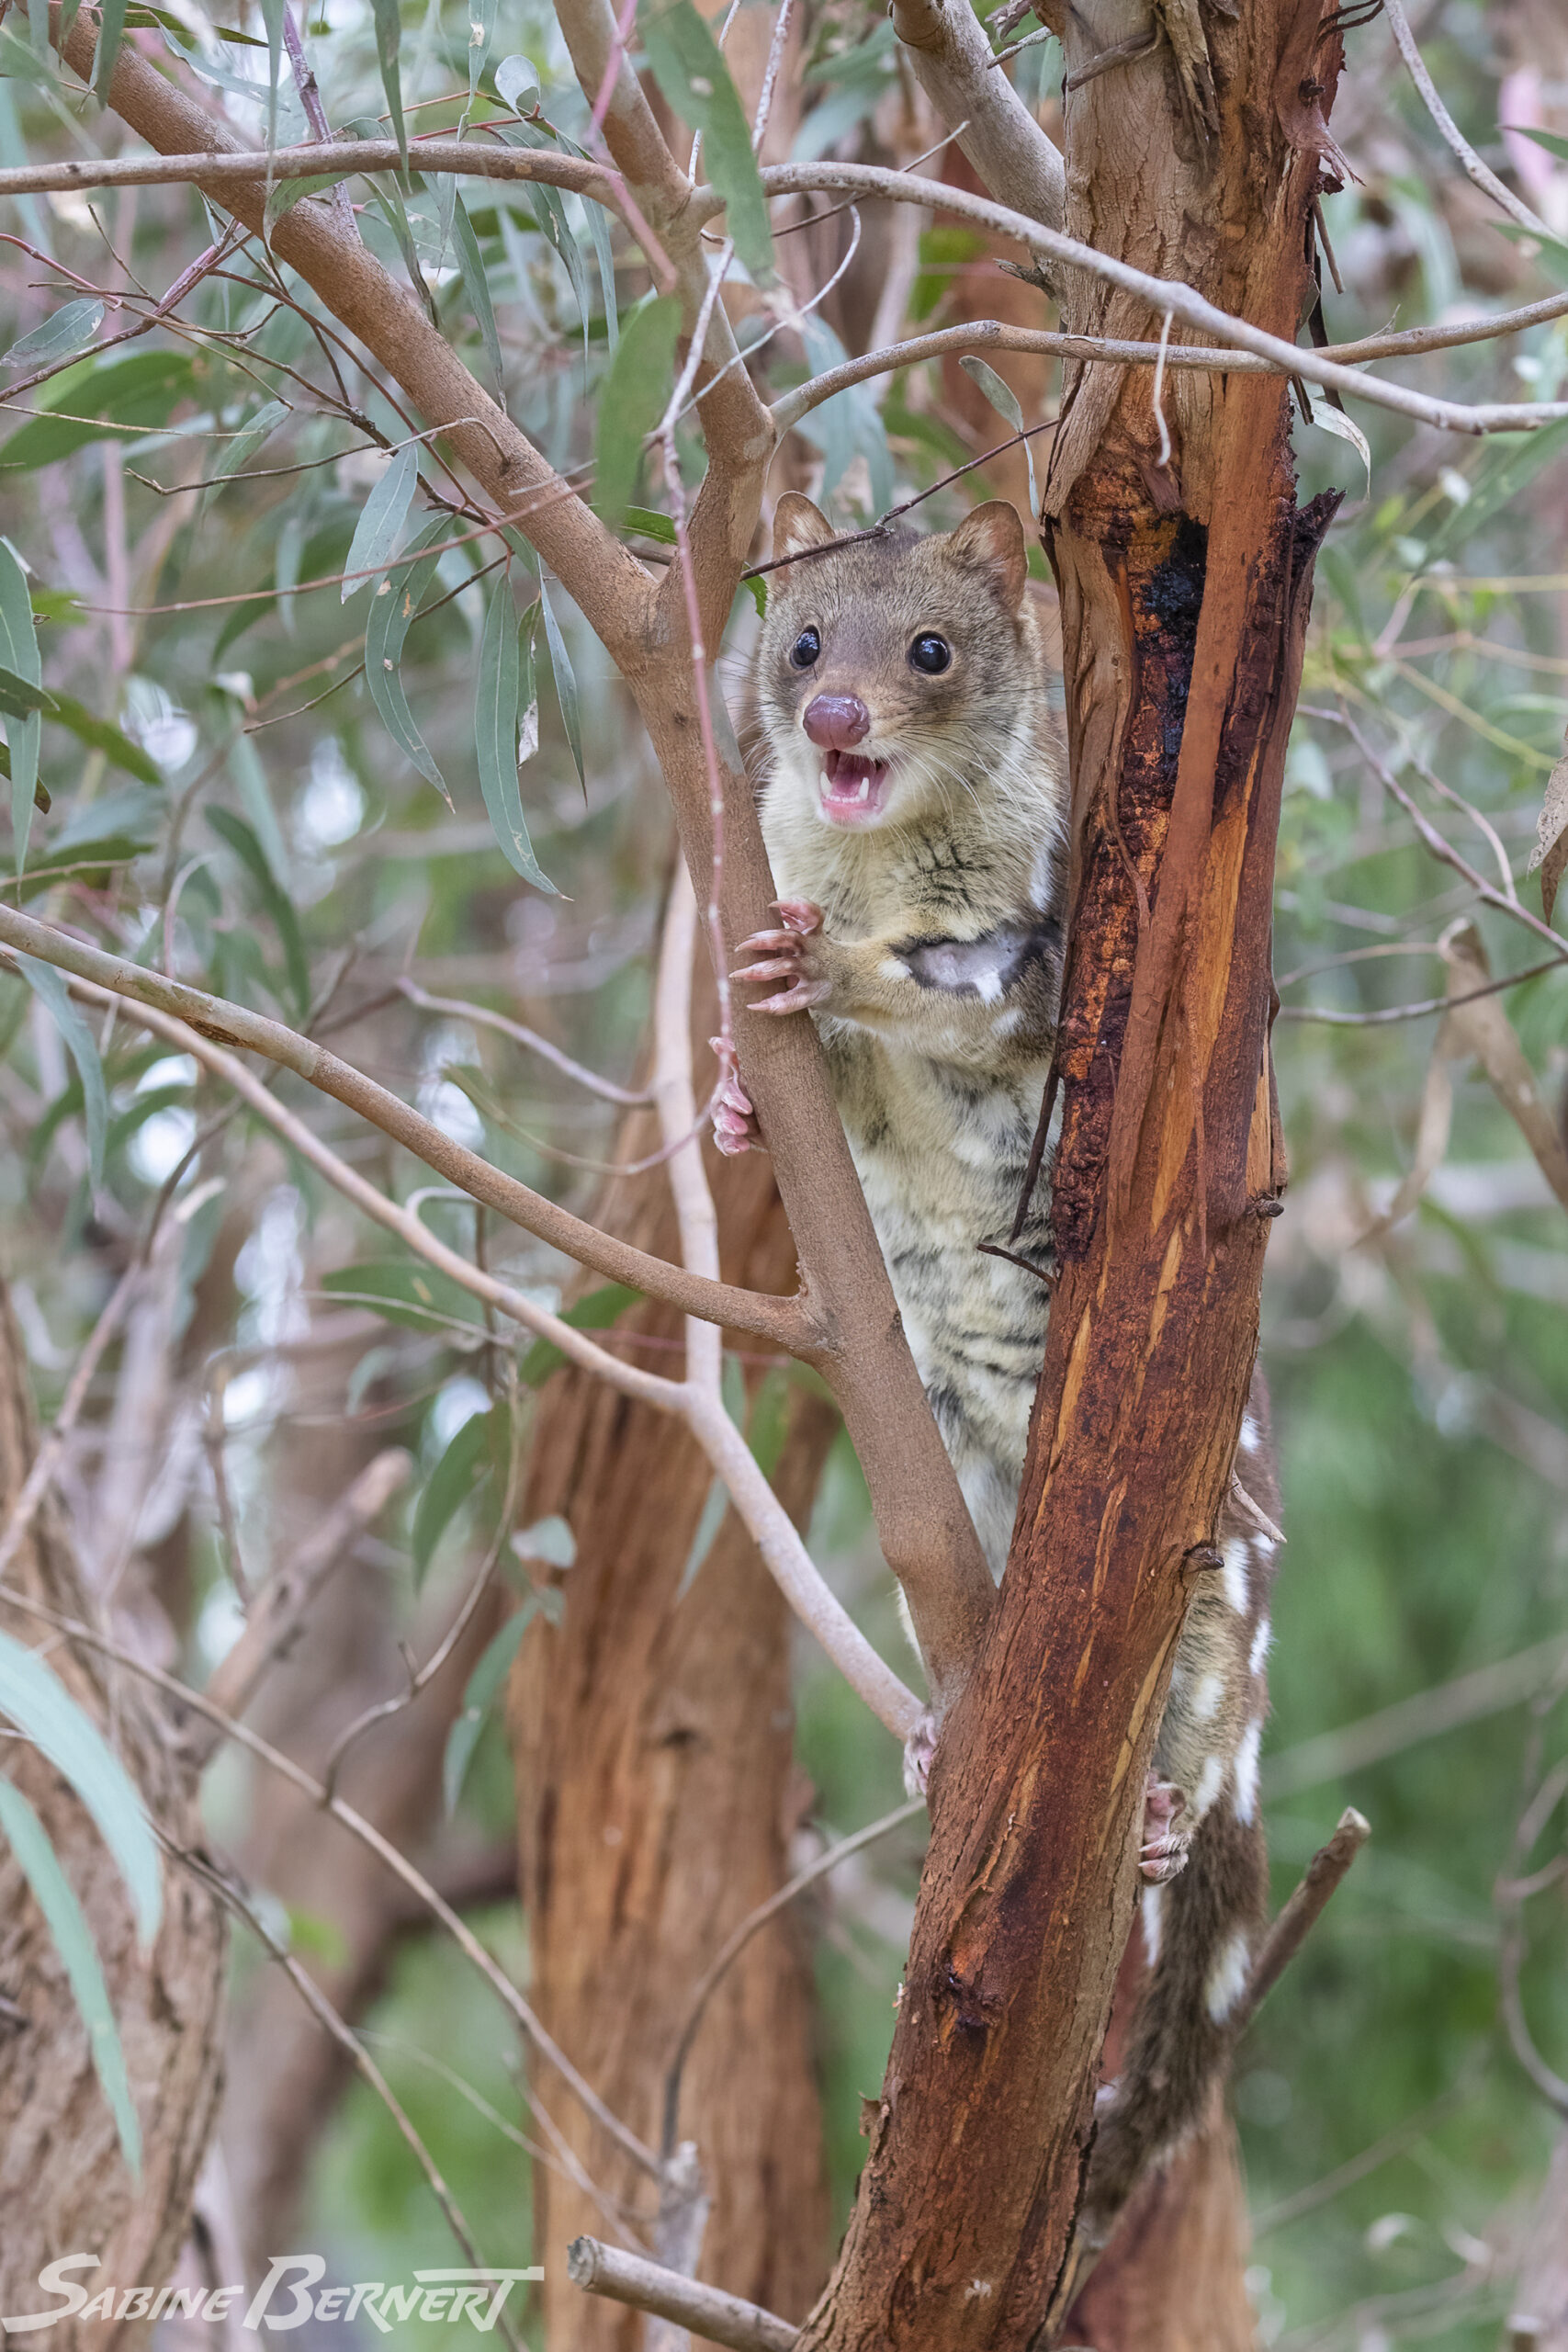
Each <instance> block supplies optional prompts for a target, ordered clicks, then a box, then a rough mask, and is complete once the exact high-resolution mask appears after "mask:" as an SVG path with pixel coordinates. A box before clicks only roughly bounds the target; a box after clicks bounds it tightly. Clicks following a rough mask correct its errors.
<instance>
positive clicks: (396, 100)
mask: <svg viewBox="0 0 1568 2352" xmlns="http://www.w3.org/2000/svg"><path fill="white" fill-rule="evenodd" d="M370 6H371V10H372V13H373V14H374V16H375V19H376V54H377V57H378V60H379V61H380V66H381V87H382V89H383V90H384V91H385V92H386V94H387V109H388V112H389V114H390V116H391V118H392V136H393V138H394V139H395V140H396V141H397V142H398V153H399V154H400V157H401V159H402V166H403V169H404V171H405V172H406V171H407V170H408V167H409V135H408V131H407V130H406V128H405V127H404V123H403V84H402V72H401V69H400V65H399V63H398V51H399V48H400V45H401V42H402V37H403V25H402V10H401V8H400V6H399V0H370Z"/></svg>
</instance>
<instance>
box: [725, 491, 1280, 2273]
mask: <svg viewBox="0 0 1568 2352" xmlns="http://www.w3.org/2000/svg"><path fill="white" fill-rule="evenodd" d="M829 537H830V533H829V526H828V525H827V523H826V522H825V521H824V519H823V518H822V516H821V515H819V514H818V512H817V509H816V508H815V507H813V506H811V505H810V504H809V503H808V502H807V500H805V499H801V498H796V497H786V498H784V499H783V500H781V501H780V506H779V514H778V516H777V518H776V521H775V526H774V546H775V552H776V553H778V554H781V555H793V556H796V557H802V558H804V559H805V560H797V561H795V562H794V563H792V564H790V565H788V566H787V567H786V568H784V569H783V570H782V571H778V572H777V573H775V574H774V575H773V589H772V593H771V594H770V597H769V602H768V612H767V617H766V620H765V622H764V625H763V628H762V631H761V639H760V642H759V645H758V649H757V653H756V658H755V662H754V664H753V671H752V698H753V707H752V710H751V713H750V733H751V738H752V755H753V772H754V775H755V776H756V779H757V782H758V787H759V793H760V800H761V821H762V831H763V834H764V837H765V839H766V842H767V846H768V853H769V855H770V857H771V859H772V862H773V876H774V879H775V881H776V882H777V884H778V886H779V888H780V889H781V891H782V892H783V893H784V901H782V902H781V904H784V905H785V906H786V909H790V910H794V911H793V914H792V913H790V912H786V921H788V920H795V921H796V922H803V921H804V920H805V918H806V916H807V915H808V914H810V915H814V914H815V913H816V910H820V922H819V923H818V924H817V925H815V927H813V928H811V929H809V930H808V931H806V932H804V933H797V934H795V935H792V936H791V937H790V939H789V941H788V944H787V952H783V953H782V955H781V960H779V961H777V962H773V963H770V964H769V965H768V966H766V967H764V970H765V973H766V975H767V976H769V977H771V978H775V979H776V978H779V977H780V976H781V975H785V976H787V977H789V978H791V979H795V978H798V980H799V981H800V982H801V984H802V988H803V990H804V991H805V992H804V993H802V994H800V995H797V996H796V997H795V998H794V999H793V1000H792V1001H794V1002H798V1003H806V1002H809V1003H810V1005H811V1006H812V1017H813V1019H814V1020H815V1022H816V1023H817V1026H818V1032H819V1034H820V1035H821V1037H822V1041H823V1045H824V1046H825V1048H826V1051H827V1055H828V1059H829V1068H830V1069H831V1072H832V1078H833V1086H834V1091H835V1094H836V1096H837V1100H838V1103H839V1108H840V1114H841V1115H842V1117H843V1121H844V1126H845V1131H846V1133H847V1135H848V1137H849V1141H850V1147H851V1150H852V1153H853V1156H854V1160H855V1165H856V1167H857V1169H858V1170H859V1172H860V1177H861V1182H862V1183H863V1187H864V1190H865V1195H866V1201H867V1204H868V1205H869V1207H870V1210H871V1215H872V1220H873V1223H874V1226H875V1227H876V1232H877V1236H878V1238H879V1239H880V1241H881V1243H882V1248H883V1252H884V1255H885V1256H886V1261H887V1266H888V1271H889V1273H890V1275H891V1277H892V1282H893V1289H894V1293H895V1295H896V1296H897V1302H898V1306H899V1310H900V1312H901V1314H902V1316H903V1319H904V1325H905V1329H906V1331H907V1333H908V1340H909V1345H910V1348H911V1350H912V1351H913V1353H914V1357H915V1361H916V1363H917V1364H918V1365H919V1370H920V1374H921V1377H922V1379H923V1380H924V1382H925V1385H926V1390H927V1394H928V1396H929V1397H930V1398H931V1408H932V1410H933V1412H934V1414H935V1416H936V1420H937V1425H938V1427H939V1429H940V1430H941V1431H942V1441H943V1442H944V1444H945V1445H946V1447H947V1450H948V1452H949V1453H950V1455H951V1456H952V1458H953V1464H954V1466H955V1468H956V1469H957V1471H958V1475H959V1479H960V1483H961V1484H962V1486H963V1488H964V1496H965V1498H966V1499H967V1501H968V1503H969V1507H970V1510H971V1511H972V1512H973V1514H974V1518H975V1522H976V1529H977V1531H978V1532H979V1536H980V1540H981V1543H982V1544H983V1546H984V1548H985V1551H986V1554H987V1558H988V1560H989V1561H990V1564H991V1568H992V1572H993V1574H994V1575H996V1576H997V1577H1000V1575H1001V1573H1002V1570H1003V1567H1004V1566H1005V1564H1006V1559H1007V1553H1008V1547H1009V1544H1010V1540H1011V1535H1012V1527H1013V1520H1014V1516H1015V1511H1016V1506H1017V1499H1018V1491H1019V1487H1020V1483H1021V1477H1022V1472H1023V1464H1024V1455H1025V1453H1026V1450H1027V1445H1028V1436H1029V1417H1030V1410H1031V1407H1032V1403H1033V1398H1034V1391H1035V1386H1036V1384H1037V1382H1038V1378H1039V1373H1040V1365H1041V1362H1042V1360H1043V1353H1044V1340H1045V1323H1046V1314H1047V1307H1048V1304H1049V1293H1048V1290H1047V1287H1046V1285H1045V1283H1043V1281H1042V1280H1041V1279H1040V1277H1039V1274H1038V1273H1036V1272H1033V1271H1032V1269H1033V1268H1039V1269H1041V1270H1042V1271H1044V1270H1046V1269H1048V1266H1049V1261H1050V1244H1049V1236H1048V1229H1047V1222H1046V1210H1045V1205H1044V1203H1043V1199H1039V1198H1037V1200H1036V1203H1035V1204H1034V1206H1033V1207H1032V1210H1031V1213H1030V1216H1029V1217H1028V1220H1027V1222H1026V1224H1025V1226H1024V1228H1023V1230H1022V1232H1021V1235H1020V1236H1019V1237H1018V1238H1016V1239H1015V1240H1010V1227H1011V1225H1012V1221H1013V1217H1014V1214H1015V1211H1016V1209H1017V1205H1018V1202H1019V1200H1020V1198H1021V1193H1022V1190H1023V1185H1024V1182H1025V1170H1026V1166H1027V1162H1028V1159H1029V1155H1030V1149H1031V1146H1032V1142H1033V1138H1034V1131H1035V1125H1036V1122H1037V1119H1038V1117H1039V1112H1040V1103H1041V1094H1042V1089H1043V1083H1044V1080H1045V1077H1046V1073H1047V1070H1048V1068H1049V1064H1050V1060H1051V1055H1052V1051H1053V1046H1054V1043H1055V1017H1056V1001H1057V993H1058V989H1059V982H1060V970H1061V960H1062V922H1063V913H1064V891H1065V854H1064V852H1065V841H1064V821H1065V787H1064V782H1063V762H1062V755H1061V747H1060V741H1059V737H1058V733H1057V729H1056V727H1055V722H1054V720H1053V718H1052V717H1051V713H1050V709H1049V705H1048V700H1047V679H1046V669H1045V661H1044V655H1043V646H1042V641H1041V637H1040V632H1039V629H1038V625H1037V623H1036V620H1035V617H1034V610H1033V605H1032V598H1031V596H1030V594H1029V592H1028V588H1027V583H1026V578H1025V561H1024V550H1023V539H1022V534H1021V528H1020V526H1019V523H1018V519H1017V517H1016V515H1014V514H1013V513H1012V510H1011V509H1010V508H1009V507H1002V506H989V507H981V508H979V509H977V510H976V513H975V514H974V515H971V516H970V517H969V518H968V521H967V522H966V523H965V524H964V525H963V526H960V528H959V529H958V530H957V531H956V532H954V533H953V534H951V535H950V536H949V537H945V538H942V537H930V538H923V539H921V538H914V537H908V536H904V535H892V536H889V537H887V538H886V539H880V540H874V541H868V542H863V543H861V544H860V545H858V546H853V547H850V548H841V549H836V550H834V551H833V552H832V553H830V554H828V555H824V556H816V557H814V556H812V555H811V554H810V553H809V550H810V549H812V548H817V547H819V546H821V545H822V544H823V543H824V541H826V540H827V539H828V538H829ZM807 630H809V631H811V632H814V633H815V638H816V639H817V641H818V646H819V650H818V653H817V654H816V656H815V658H814V659H813V660H812V661H811V662H810V663H809V664H808V665H807V666H806V667H804V668H803V667H801V666H800V665H799V664H798V663H797V662H795V661H792V659H791V651H792V648H795V647H797V646H799V644H800V641H801V638H802V633H803V631H807ZM922 631H938V632H940V634H941V636H942V639H943V640H944V642H945V643H946V644H947V645H948V647H949V648H950V649H951V653H952V661H951V664H950V666H949V667H948V668H947V669H946V670H945V671H944V672H943V673H942V674H941V675H940V676H936V677H931V676H927V675H923V674H921V673H919V670H918V669H917V668H916V667H915V666H914V665H913V664H912V663H911V662H910V660H909V658H908V656H909V649H910V647H911V645H912V643H913V641H914V640H915V639H917V638H918V637H919V634H920V633H921V632H922ZM817 695H828V696H852V697H854V698H855V699H856V700H858V702H859V703H860V704H861V705H862V706H863V709H864V712H865V713H866V715H867V717H868V718H869V730H868V731H867V732H866V733H865V734H864V735H863V738H862V739H859V740H858V741H857V743H856V750H857V751H858V752H861V753H863V755H864V756H865V757H866V758H867V759H868V760H871V761H874V762H875V763H886V779H887V786H886V799H885V803H884V806H883V809H882V811H881V814H880V816H879V818H878V820H877V821H875V822H873V823H870V824H867V825H865V826H864V827H863V828H859V829H852V828H846V827H845V826H844V825H843V824H842V823H840V822H835V821H834V820H833V818H832V817H831V815H830V814H827V813H825V804H824V798H823V788H822V786H823V777H824V775H825V761H824V754H823V753H822V752H821V751H820V750H819V748H818V744H817V743H815V742H813V741H811V740H809V739H808V736H807V732H806V721H807V714H808V712H809V710H810V707H811V704H812V701H813V698H814V697H815V696H817ZM765 936H766V937H767V938H768V939H769V940H770V941H771V942H772V943H773V944H772V945H771V946H770V947H769V948H767V949H766V950H763V951H761V952H766V953H769V954H781V951H780V946H779V943H781V942H782V941H783V940H784V934H783V933H773V934H767V935H765ZM738 977H739V978H741V979H744V978H746V975H745V974H744V973H741V974H739V975H738ZM758 977H759V978H761V977H763V972H759V975H758ZM1038 1189H1039V1191H1040V1192H1041V1193H1043V1190H1044V1188H1043V1187H1040V1188H1038ZM987 1242H989V1243H993V1244H996V1243H1000V1244H1003V1245H1005V1246H1008V1247H1010V1249H1011V1250H1012V1253H1013V1255H1012V1257H1011V1258H1003V1257H998V1256H995V1255H990V1254H987V1253H986V1252H985V1251H984V1250H982V1248H981V1247H980V1246H979V1245H981V1244H983V1243H987ZM1019 1260H1021V1261H1024V1262H1022V1263H1019V1262H1017V1261H1019ZM1237 1476H1238V1480H1239V1482H1240V1484H1241V1485H1242V1487H1244V1489H1245V1490H1246V1491H1247V1493H1248V1494H1249V1495H1250V1497H1251V1498H1252V1500H1253V1502H1254V1504H1255V1506H1256V1507H1257V1510H1258V1512H1260V1513H1261V1515H1262V1518H1263V1520H1264V1521H1277V1518H1278V1510H1279V1506H1278V1499H1277V1498H1276V1496H1275V1493H1274V1487H1273V1480H1272V1475H1271V1468H1270V1462H1269V1438H1268V1400H1267V1397H1266V1395H1265V1394H1264V1392H1263V1389H1262V1385H1261V1382H1260V1381H1259V1382H1257V1383H1255V1387H1254V1394H1253V1397H1252V1398H1251V1399H1250V1400H1249V1406H1248V1412H1247V1419H1246V1421H1245V1422H1244V1424H1243V1430H1242V1439H1241V1444H1240V1447H1239V1449H1238V1453H1237ZM1274 1550H1275V1544H1274V1541H1273V1539H1272V1538H1271V1537H1270V1536H1269V1534H1268V1533H1267V1532H1265V1530H1264V1528H1263V1527H1262V1526H1261V1525H1259V1524H1258V1520H1257V1518H1256V1516H1248V1515H1247V1514H1246V1513H1245V1512H1244V1511H1243V1510H1240V1509H1239V1508H1238V1507H1237V1506H1235V1505H1234V1504H1231V1505H1227V1507H1226V1510H1225V1512H1224V1515H1223V1518H1222V1521H1221V1526H1220V1530H1219V1539H1218V1549H1217V1554H1216V1558H1215V1564H1214V1566H1213V1567H1212V1568H1210V1569H1208V1570H1205V1571H1203V1572H1202V1573H1201V1576H1200V1580H1199V1586H1198V1589H1197V1590H1196V1591H1195V1593H1194V1595H1193V1599H1192V1601H1191V1604H1190V1609H1189V1612H1188V1617H1187V1621H1186V1623H1185V1626H1184V1629H1183V1632H1182V1636H1181V1641H1180V1644H1179V1649H1178V1653H1177V1659H1176V1664H1175V1668H1174V1670H1173V1672H1172V1676H1171V1684H1170V1695H1169V1699H1168V1703H1167V1707H1166V1712H1165V1715H1164V1718H1163V1720H1162V1722H1161V1725H1160V1730H1159V1736H1158V1739H1157V1742H1156V1754H1155V1775H1154V1781H1153V1784H1152V1787H1151V1796H1150V1803H1149V1815H1148V1825H1147V1826H1145V1849H1144V1870H1145V1877H1147V1878H1149V1879H1150V1880H1152V1881H1154V1882H1155V1883H1151V1884H1149V1885H1148V1886H1147V1887H1146V1888H1145V1896H1144V1910H1143V1925H1144V1935H1145V1949H1146V1951H1147V1954H1148V1958H1149V1962H1150V1968H1149V1975H1148V1979H1147V1985H1146V1990H1145V1996H1144V1998H1143V2002H1142V2005H1141V2008H1140V2012H1139V2015H1138V2017H1137V2018H1136V2019H1135V2021H1134V2028H1133V2031H1132V2035H1131V2037H1130V2041H1129V2044H1128V2057H1127V2063H1126V2064H1125V2066H1124V2068H1123V2071H1122V2077H1121V2080H1120V2081H1119V2082H1118V2083H1117V2084H1116V2085H1114V2086H1110V2087H1109V2088H1108V2090H1107V2091H1106V2092H1105V2093H1103V2094H1102V2098H1101V2104H1100V2109H1099V2110H1098V2113H1099V2129H1098V2137H1097V2143H1096V2147H1095V2152H1094V2155H1093V2158H1092V2161H1091V2165H1090V2170H1089V2181H1088V2185H1087V2189H1086V2197H1085V2207H1084V2217H1083V2218H1084V2229H1085V2234H1086V2236H1087V2237H1089V2240H1090V2241H1091V2242H1094V2243H1098V2242H1100V2241H1102V2240H1103V2237H1104V2236H1105V2234H1106V2233H1108V2232H1109V2230H1110V2228H1111V2224H1112V2222H1114V2219H1115V2216H1116V2214H1117V2213H1118V2212H1119V2211H1120V2210H1121V2208H1122V2204H1123V2203H1124V2202H1125V2200H1126V2198H1127V2196H1128V2195H1129V2194H1130V2192H1131V2190H1132V2188H1134V2185H1135V2183H1136V2181H1137V2179H1138V2178H1139V2177H1140V2176H1141V2174H1142V2173H1143V2171H1144V2170H1145V2168H1146V2167H1147V2165H1149V2164H1150V2163H1151V2162H1154V2161H1156V2160H1157V2159H1159V2158H1160V2157H1162V2156H1163V2155H1165V2154H1168V2152H1169V2151H1170V2150H1171V2149H1172V2148H1174V2147H1175V2146H1176V2145H1177V2144H1178V2143H1179V2141H1180V2139H1181V2138H1182V2136H1183V2135H1184V2133H1185V2132H1186V2131H1189V2130H1190V2128H1191V2126H1192V2124H1193V2122H1194V2121H1195V2120H1196V2119H1197V2117H1198V2115H1199V2114H1200V2112H1201V2106H1202V2102H1203V2098H1204V2095H1205V2093H1206V2090H1207V2087H1208V2086H1209V2084H1210V2082H1211V2081H1212V2080H1213V2076H1214V2074H1215V2073H1216V2071H1217V2070H1218V2069H1219V2068H1220V2067H1222V2066H1223V2065H1224V2063H1225V2059H1226V2055H1227V2053H1228V2048H1229V2042H1230V2040H1231V2038H1232V2033H1231V2029H1230V2027H1229V2025H1228V2020H1229V2019H1230V2018H1233V2017H1234V2016H1235V2012H1236V2007H1237V2003H1238V2002H1239V2000H1240V1998H1241V1996H1242V1993H1243V1992H1244V1990H1245V1986H1246V1982H1247V1972H1248V1968H1249V1965H1250V1960H1251V1955H1252V1951H1253V1949H1254V1946H1255V1943H1256V1939H1257V1933H1258V1926H1259V1923H1260V1921H1261V1918H1262V1906H1263V1898H1264V1892H1265V1887H1264V1856H1263V1845H1262V1837H1261V1830H1260V1826H1259V1823H1258V1745H1259V1740H1260V1736H1261V1732H1262V1725H1263V1719H1264V1715H1265V1713H1266V1712H1267V1704H1268V1699H1267V1686H1266V1681H1265V1676H1264V1666H1265V1659H1266V1657H1267V1651H1268V1640H1269V1632H1268V1607H1269V1586H1270V1584H1271V1582H1272V1578H1273V1571H1274ZM1156 1831H1157V1835H1155V1834H1154V1833H1155V1832H1156Z"/></svg>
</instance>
